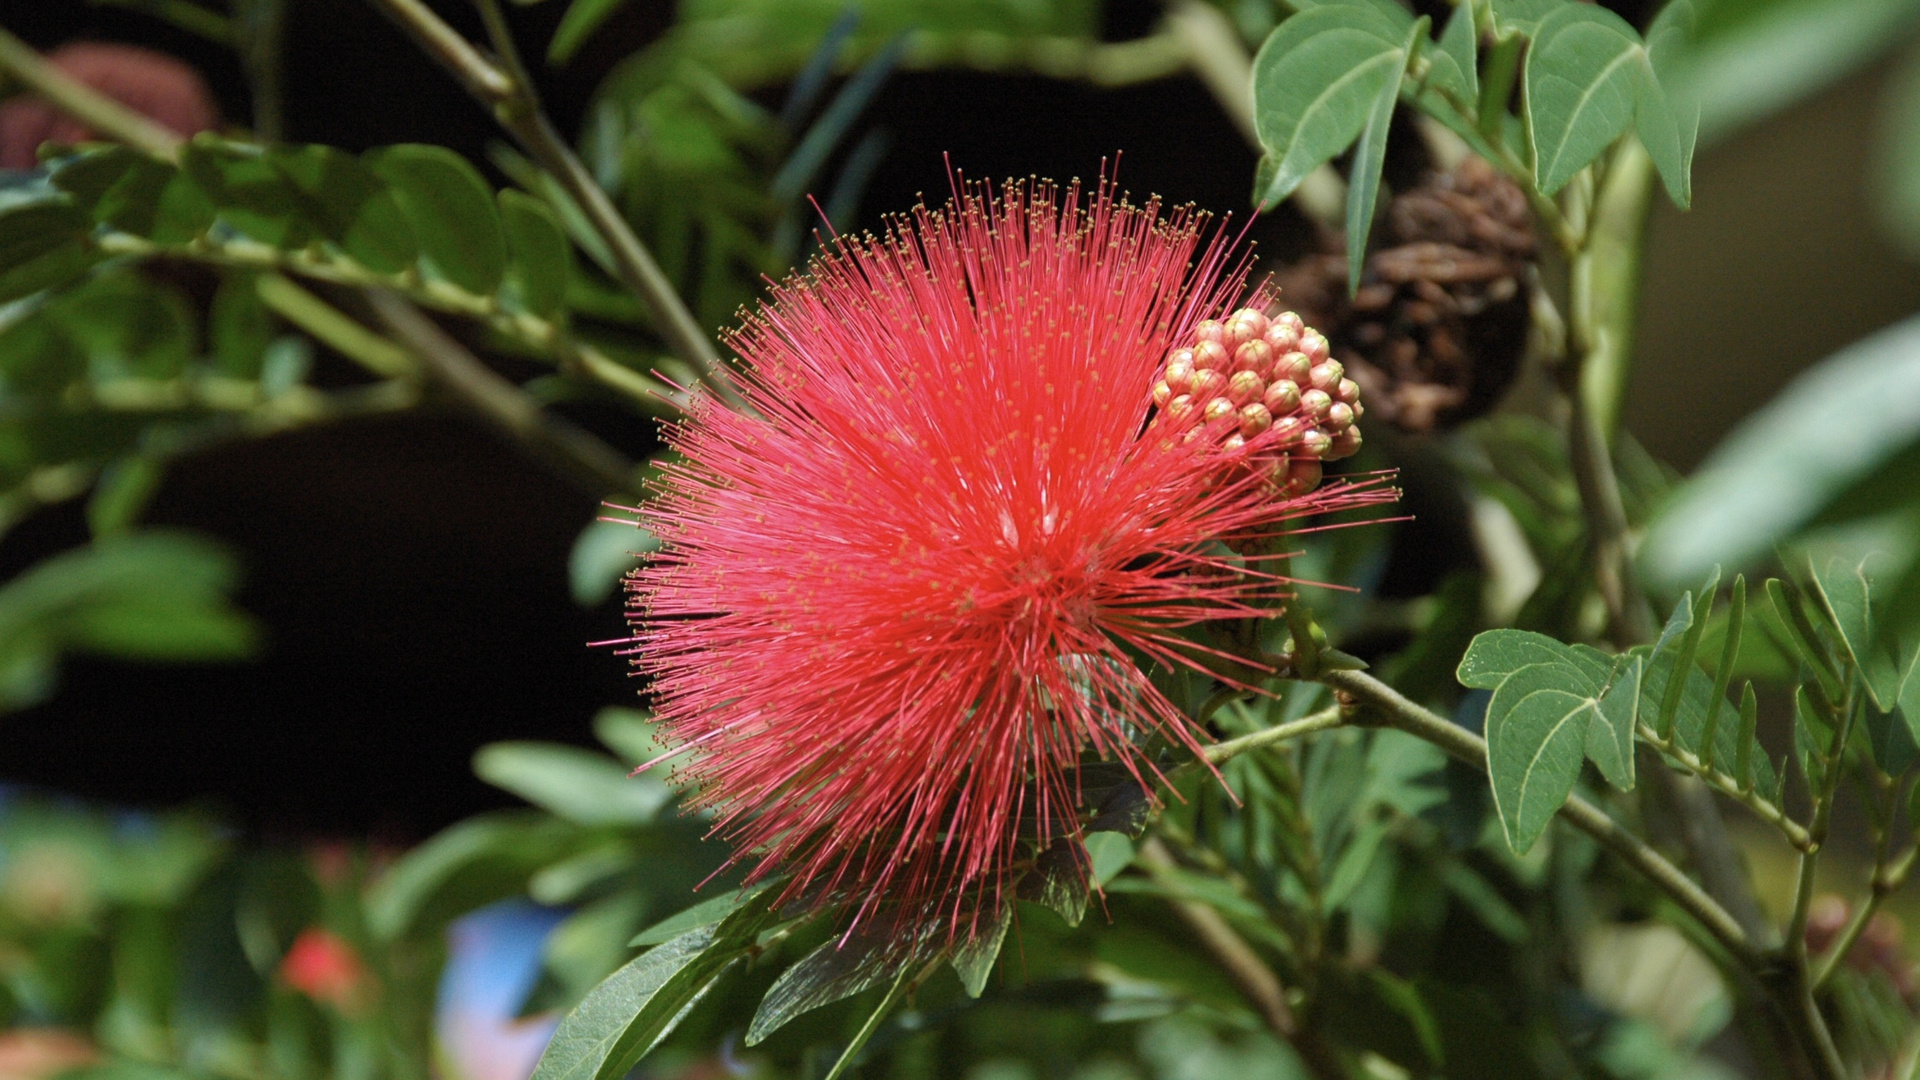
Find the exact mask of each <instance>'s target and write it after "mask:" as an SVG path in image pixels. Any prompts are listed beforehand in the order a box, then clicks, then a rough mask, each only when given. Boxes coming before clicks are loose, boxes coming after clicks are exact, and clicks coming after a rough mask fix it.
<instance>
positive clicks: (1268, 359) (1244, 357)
mask: <svg viewBox="0 0 1920 1080" xmlns="http://www.w3.org/2000/svg"><path fill="white" fill-rule="evenodd" d="M1278 355H1279V354H1278V353H1276V352H1274V351H1273V346H1271V345H1269V344H1267V343H1266V342H1264V341H1262V340H1260V339H1259V338H1254V339H1253V340H1252V341H1248V342H1246V343H1244V344H1242V345H1241V346H1240V347H1239V348H1237V349H1235V350H1233V369H1234V370H1235V371H1251V372H1254V373H1255V374H1257V375H1259V376H1260V378H1261V379H1263V380H1264V379H1265V378H1266V377H1267V376H1268V375H1269V374H1270V373H1272V371H1273V358H1274V357H1275V356H1278Z"/></svg>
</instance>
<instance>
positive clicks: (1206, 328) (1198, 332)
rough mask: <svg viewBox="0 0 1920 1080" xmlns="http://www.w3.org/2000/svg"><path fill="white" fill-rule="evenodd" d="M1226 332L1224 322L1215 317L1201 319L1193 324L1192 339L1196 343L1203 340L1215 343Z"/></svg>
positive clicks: (1219, 340)
mask: <svg viewBox="0 0 1920 1080" xmlns="http://www.w3.org/2000/svg"><path fill="white" fill-rule="evenodd" d="M1226 332H1227V327H1226V324H1225V323H1222V322H1219V321H1218V320H1215V319H1201V320H1200V321H1199V322H1197V323H1194V324H1193V340H1194V342H1195V343H1196V344H1197V343H1200V342H1204V341H1211V342H1213V343H1214V344H1216V345H1217V344H1220V343H1221V338H1222V337H1224V336H1225V335H1226ZM1201 366H1203V367H1204V366H1205V365H1204V364H1203V365H1201Z"/></svg>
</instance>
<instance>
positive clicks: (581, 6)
mask: <svg viewBox="0 0 1920 1080" xmlns="http://www.w3.org/2000/svg"><path fill="white" fill-rule="evenodd" d="M624 3H626V0H573V3H571V4H569V5H567V13H566V14H565V15H563V16H561V17H560V25H559V26H556V27H554V28H553V40H551V41H549V42H547V62H548V63H551V64H564V63H566V62H567V61H568V60H571V59H573V54H574V53H575V52H577V51H579V48H580V46H582V45H584V44H586V41H587V38H589V37H591V36H593V32H594V31H595V30H598V29H600V25H601V24H602V23H604V22H606V21H607V17H608V16H610V15H612V14H613V13H614V12H616V11H618V10H620V5H622V4H624Z"/></svg>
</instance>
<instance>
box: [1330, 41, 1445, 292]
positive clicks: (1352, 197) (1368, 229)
mask: <svg viewBox="0 0 1920 1080" xmlns="http://www.w3.org/2000/svg"><path fill="white" fill-rule="evenodd" d="M1426 33H1427V20H1426V19H1425V18H1424V17H1423V18H1421V19H1420V20H1418V21H1417V22H1415V23H1414V25H1413V28H1412V29H1411V30H1409V31H1408V33H1407V40H1406V44H1405V45H1403V46H1402V48H1401V55H1400V61H1399V63H1397V64H1395V65H1394V66H1393V68H1392V70H1391V71H1390V72H1389V73H1388V75H1387V77H1386V78H1385V79H1383V80H1381V83H1380V90H1379V94H1378V96H1376V97H1375V98H1374V100H1373V105H1372V106H1371V107H1370V108H1369V109H1368V110H1367V126H1366V127H1364V128H1362V129H1361V131H1360V142H1359V144H1358V146H1356V148H1355V149H1354V152H1353V167H1352V169H1351V170H1349V173H1348V177H1347V293H1348V294H1349V295H1351V294H1353V293H1356V292H1359V291H1360V271H1361V269H1362V268H1363V267H1364V266H1365V265H1366V261H1367V236H1368V235H1369V234H1370V233H1372V231H1373V213H1374V207H1375V205H1376V204H1377V203H1378V201H1379V198H1380V173H1381V170H1382V169H1384V168H1385V167H1386V163H1387V129H1388V128H1389V127H1391V126H1392V125H1393V107H1394V106H1395V105H1397V104H1399V103H1400V84H1401V83H1402V82H1403V81H1404V78H1403V76H1405V74H1406V69H1407V57H1406V54H1407V52H1408V51H1409V50H1411V49H1412V48H1413V46H1414V42H1416V41H1420V40H1423V39H1424V38H1425V37H1426Z"/></svg>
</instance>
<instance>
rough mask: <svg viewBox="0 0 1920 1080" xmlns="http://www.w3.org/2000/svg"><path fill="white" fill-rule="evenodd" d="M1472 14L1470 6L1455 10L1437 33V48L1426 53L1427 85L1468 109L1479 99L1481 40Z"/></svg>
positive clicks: (1471, 5) (1472, 8)
mask: <svg viewBox="0 0 1920 1080" xmlns="http://www.w3.org/2000/svg"><path fill="white" fill-rule="evenodd" d="M1473 11H1474V5H1473V4H1460V5H1458V6H1456V7H1455V8H1454V9H1453V14H1452V15H1449V16H1448V17H1447V25H1446V27H1445V28H1444V29H1443V30H1441V31H1440V41H1439V44H1438V45H1437V47H1435V48H1432V49H1429V50H1428V53H1427V55H1428V58H1429V60H1430V61H1431V63H1432V65H1433V66H1432V68H1431V69H1430V70H1429V73H1428V75H1427V79H1428V81H1429V82H1430V83H1431V84H1432V85H1433V86H1434V87H1435V88H1436V89H1439V90H1444V91H1446V92H1447V93H1448V94H1449V95H1451V96H1452V97H1453V98H1455V99H1456V100H1457V101H1459V102H1460V103H1461V104H1463V105H1465V106H1468V107H1471V106H1472V105H1473V104H1474V103H1475V102H1476V101H1478V100H1479V98H1480V68H1479V57H1478V52H1477V50H1478V47H1479V43H1480V36H1479V34H1478V33H1476V32H1475V30H1474V24H1473Z"/></svg>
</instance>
